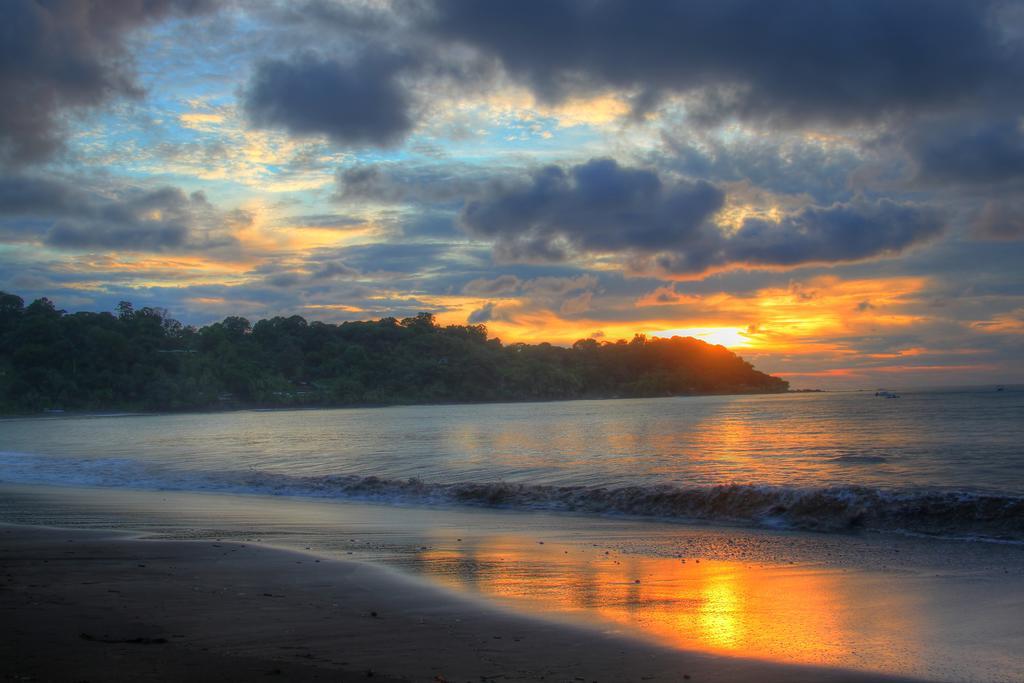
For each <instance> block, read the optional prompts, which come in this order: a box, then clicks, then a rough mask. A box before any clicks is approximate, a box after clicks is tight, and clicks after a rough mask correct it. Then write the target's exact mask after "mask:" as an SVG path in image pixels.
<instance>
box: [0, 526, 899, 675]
mask: <svg viewBox="0 0 1024 683" xmlns="http://www.w3.org/2000/svg"><path fill="white" fill-rule="evenodd" d="M0 538H2V543H0V568H2V575H3V577H4V589H3V591H2V592H0V605H2V610H3V613H4V619H3V624H4V626H3V627H2V638H0V643H2V644H0V653H2V656H3V661H4V662H5V676H6V678H7V680H54V681H64V680H67V681H82V680H89V681H108V680H126V681H127V680H146V679H150V680H180V679H185V678H188V679H190V680H239V681H241V680H253V679H262V677H270V678H271V679H275V678H281V679H285V680H343V681H345V680H365V679H367V678H368V677H372V678H374V679H375V680H385V681H386V680H412V681H488V680H496V681H510V680H511V681H515V680H524V681H525V680H547V681H575V680H586V681H645V680H662V681H674V680H685V679H686V677H689V678H690V679H692V680H701V681H871V680H896V679H889V678H886V677H882V676H878V675H870V674H858V673H854V672H848V671H842V670H828V669H822V668H814V667H797V666H781V665H778V664H771V663H765V662H757V661H749V660H743V659H737V658H727V657H716V656H711V655H706V654H700V653H694V652H685V651H679V650H673V649H669V648H660V647H655V646H652V645H650V644H648V643H644V642H642V641H640V640H637V639H632V638H627V637H624V636H622V635H621V634H620V635H609V634H607V633H602V632H601V631H600V630H599V629H587V628H584V627H582V626H578V625H568V624H565V623H559V622H556V621H542V620H536V619H529V618H526V617H523V616H520V615H515V614H512V613H510V612H507V611H501V610H498V609H495V608H494V607H489V606H485V605H484V604H482V603H480V602H478V601H474V600H471V599H468V598H466V597H464V596H459V595H456V594H454V593H450V592H446V591H443V590H440V589H438V588H435V587H430V586H428V585H426V584H424V583H421V582H417V581H415V580H412V579H409V578H407V577H403V576H401V575H398V574H396V573H394V572H388V571H384V570H381V569H379V568H374V567H370V566H368V565H365V564H361V563H357V562H343V561H338V560H327V559H324V560H321V559H319V558H316V557H314V556H312V555H303V554H298V553H293V552H285V551H280V550H273V549H268V548H264V547H259V546H253V545H249V544H238V543H210V542H198V541H188V542H183V541H177V542H175V541H145V540H138V539H136V538H133V537H131V536H130V535H127V534H111V533H109V532H85V531H81V530H75V531H71V530H63V529H52V528H41V527H24V526H4V527H2V528H0Z"/></svg>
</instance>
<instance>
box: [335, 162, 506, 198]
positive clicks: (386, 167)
mask: <svg viewBox="0 0 1024 683" xmlns="http://www.w3.org/2000/svg"><path fill="white" fill-rule="evenodd" d="M500 176H501V171H499V170H494V169H481V168H474V167H472V166H469V165H466V164H422V165H421V164H408V163H404V164H400V163H379V164H357V165H354V166H348V167H345V168H342V169H340V170H339V171H338V174H337V178H336V180H337V184H338V189H337V191H336V192H335V194H334V195H333V196H332V199H333V200H334V201H336V202H364V201H365V202H375V203H381V204H410V203H411V204H452V203H454V204H456V205H461V204H462V202H463V201H464V200H465V199H466V197H470V196H474V195H477V194H480V193H481V192H482V191H483V189H484V188H485V187H486V184H487V183H488V182H489V181H493V180H494V179H496V178H497V177H500Z"/></svg>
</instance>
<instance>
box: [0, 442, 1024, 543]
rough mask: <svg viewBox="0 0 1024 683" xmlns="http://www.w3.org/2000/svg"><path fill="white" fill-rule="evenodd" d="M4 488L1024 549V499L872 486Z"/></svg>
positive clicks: (56, 468)
mask: <svg viewBox="0 0 1024 683" xmlns="http://www.w3.org/2000/svg"><path fill="white" fill-rule="evenodd" d="M0 482H8V483H37V484H38V483H41V484H59V485H66V486H67V485H70V486H105V487H128V488H143V489H157V490H175V491H217V492H224V493H253V494H264V495H285V496H299V497H315V498H337V499H348V500H360V501H373V502H384V503H392V504H410V505H417V504H429V505H438V504H440V505H469V506H477V507H490V508H503V509H520V510H546V511H556V512H574V513H591V514H605V515H609V514H611V515H629V516H635V517H652V518H659V519H670V520H680V521H686V520H691V521H692V520H702V521H711V522H727V523H739V524H750V525H756V526H764V527H771V528H791V529H805V530H814V531H822V532H850V531H857V530H869V531H889V532H905V533H918V534H928V535H937V536H951V537H970V538H974V539H978V540H1012V541H1024V497H1022V496H1012V495H1001V494H988V493H972V492H962V491H946V490H931V489H902V490H890V489H878V488H872V487H865V486H829V487H821V488H800V487H786V486H762V485H750V484H723V485H717V486H699V487H698V486H694V487H687V486H671V485H654V486H608V487H603V486H553V485H547V484H527V483H514V482H455V483H430V482H425V481H422V480H419V479H415V478H414V479H387V478H381V477H376V476H358V475H348V474H346V475H326V476H296V475H289V474H282V473H274V472H262V471H254V470H247V471H182V470H174V469H170V468H163V467H160V466H155V465H147V464H146V463H143V462H140V461H137V460H128V459H117V458H108V459H83V460H79V459H72V458H56V457H42V456H35V455H32V454H24V453H9V452H7V453H3V452H0Z"/></svg>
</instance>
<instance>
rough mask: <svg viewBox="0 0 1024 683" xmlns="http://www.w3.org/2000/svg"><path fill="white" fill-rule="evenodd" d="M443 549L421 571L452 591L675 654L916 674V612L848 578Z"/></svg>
mask: <svg viewBox="0 0 1024 683" xmlns="http://www.w3.org/2000/svg"><path fill="white" fill-rule="evenodd" d="M443 545H444V546H447V548H446V549H442V550H429V551H424V552H422V553H421V554H420V558H419V562H420V563H421V570H422V571H424V572H425V573H427V574H429V575H431V576H432V577H435V578H436V579H438V580H440V581H441V582H443V583H445V584H447V585H449V586H452V587H454V588H459V589H467V588H469V589H472V590H474V591H476V592H479V593H481V594H483V595H484V596H488V597H493V598H498V599H500V600H504V601H506V602H510V603H512V604H520V605H524V606H527V607H530V608H531V609H533V610H539V611H542V612H549V613H554V614H556V615H557V614H563V615H575V616H578V617H583V618H586V619H588V621H590V622H591V623H593V621H594V619H593V616H594V615H597V616H599V617H600V618H602V619H603V620H605V621H606V622H607V623H608V624H609V625H611V626H613V627H615V628H621V629H622V630H625V631H636V630H637V629H639V631H640V633H641V634H642V635H646V636H647V637H652V638H654V639H655V640H657V641H659V642H661V643H663V644H667V645H671V646H673V647H678V648H682V649H691V650H703V651H708V652H716V653H719V654H727V655H733V656H740V657H748V658H757V659H768V660H774V661H780V662H793V663H805V664H823V665H833V666H844V667H851V668H868V669H873V670H886V671H908V670H911V669H913V668H915V666H917V665H918V663H919V662H918V660H919V657H920V653H919V652H916V651H915V648H914V646H913V643H914V640H915V639H914V637H913V635H912V634H914V633H915V632H916V629H917V626H918V625H917V624H916V618H915V610H914V606H913V604H911V602H910V601H908V600H905V599H901V598H900V596H898V595H891V594H890V595H886V596H884V597H883V598H879V596H878V595H877V591H876V589H877V587H878V586H877V585H874V584H872V583H871V582H870V581H865V580H864V579H863V577H862V576H859V577H858V576H854V575H852V574H850V573H848V572H843V571H840V570H830V569H823V568H819V567H806V566H798V565H752V564H748V563H743V562H738V561H715V560H694V559H688V560H681V559H669V558H654V557H643V556H631V555H621V554H605V552H604V550H602V549H598V548H589V549H580V548H579V547H578V546H559V545H552V544H549V545H538V546H537V547H536V548H530V547H526V546H525V545H524V543H523V542H522V539H520V538H513V537H507V538H504V539H493V538H492V539H488V542H486V544H478V545H473V546H470V547H465V548H458V547H457V548H456V549H454V550H453V549H450V548H451V546H450V545H448V544H443ZM456 545H457V544H456ZM467 545H469V544H467ZM566 547H568V548H569V550H565V548H566ZM894 642H902V643H903V646H902V647H901V648H900V649H899V651H896V650H895V649H894V648H893V647H892V645H893V643H894Z"/></svg>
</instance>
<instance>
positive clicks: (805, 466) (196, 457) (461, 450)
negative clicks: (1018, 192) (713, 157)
mask: <svg viewBox="0 0 1024 683" xmlns="http://www.w3.org/2000/svg"><path fill="white" fill-rule="evenodd" d="M0 481H2V482H7V483H17V484H50V485H70V486H101V487H112V488H130V489H150V490H161V491H203V492H222V493H249V494H266V495H274V496H292V497H307V498H309V497H312V498H328V499H338V500H358V501H373V502H378V503H388V504H398V505H430V506H435V507H436V506H446V507H458V506H477V507H480V506H485V507H495V508H504V509H529V510H546V511H555V512H573V513H583V514H595V515H619V516H629V517H641V518H642V517H651V518H657V519H660V520H678V521H695V520H700V521H705V522H716V523H726V524H736V525H749V526H759V527H768V528H776V529H803V530H813V531H819V532H851V531H853V532H856V531H869V532H886V533H909V534H927V535H935V536H945V537H954V538H972V539H982V540H992V541H1011V542H1014V541H1024V388H1021V387H1007V388H1005V389H1004V390H1001V391H997V390H996V389H995V388H994V387H984V388H961V389H948V390H927V391H912V390H907V391H901V392H899V398H896V399H893V398H884V397H880V396H876V395H875V393H874V392H842V393H801V394H782V395H757V396H704V397H679V398H659V399H637V400H600V401H568V402H553V403H516V404H486V405H445V406H408V407H389V408H366V409H330V410H296V411H241V412H225V413H209V414H173V415H107V416H52V417H46V418H39V417H36V418H26V419H5V420H2V421H0Z"/></svg>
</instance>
